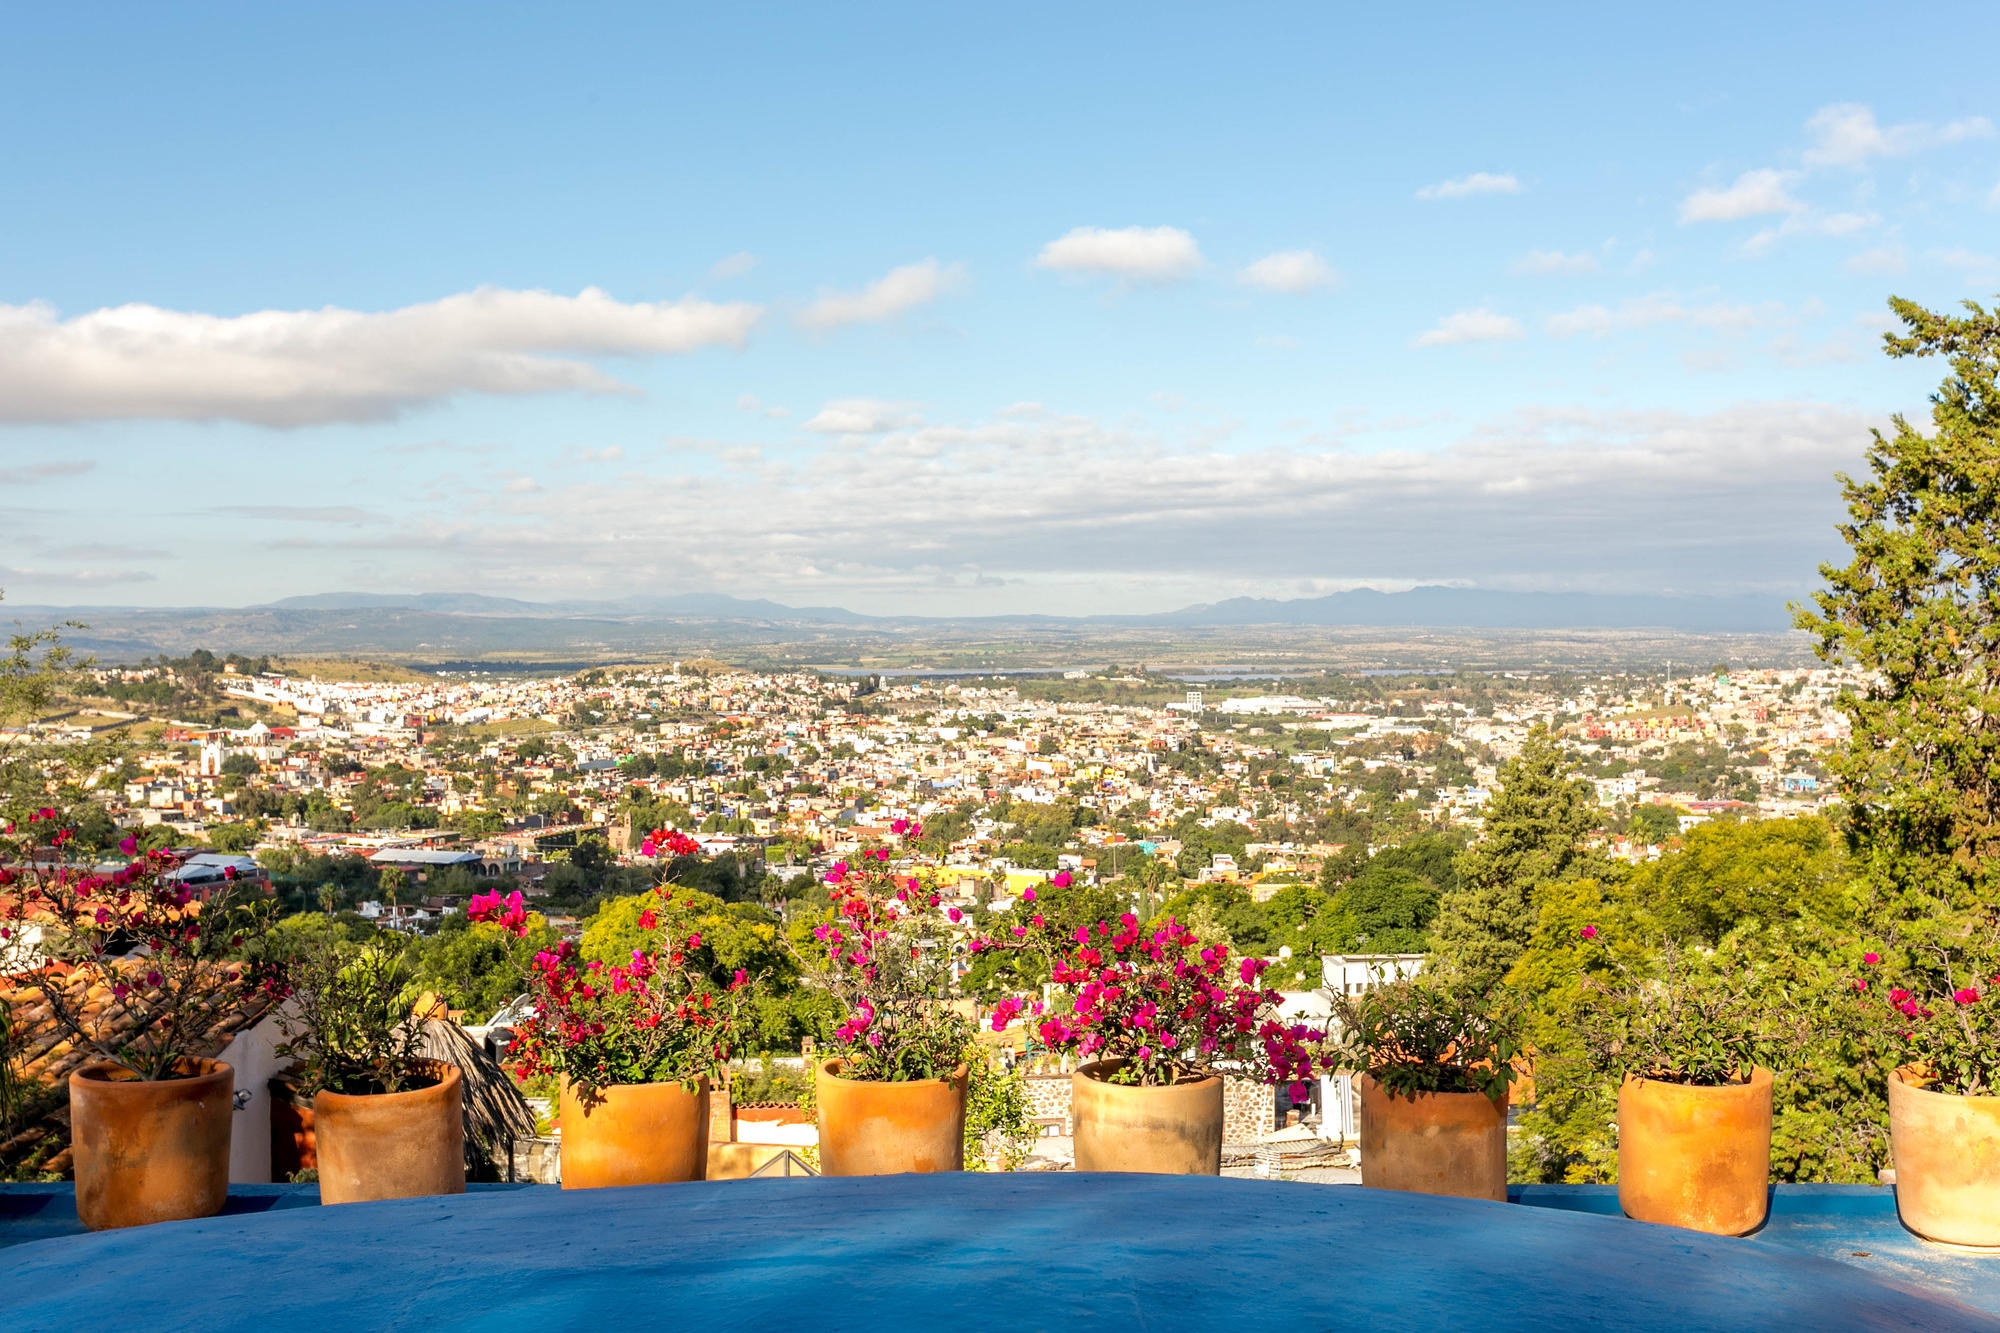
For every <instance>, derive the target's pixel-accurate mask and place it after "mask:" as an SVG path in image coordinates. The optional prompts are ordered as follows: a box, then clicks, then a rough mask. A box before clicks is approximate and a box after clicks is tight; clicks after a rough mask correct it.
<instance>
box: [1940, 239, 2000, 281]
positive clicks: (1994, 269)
mask: <svg viewBox="0 0 2000 1333" xmlns="http://www.w3.org/2000/svg"><path fill="white" fill-rule="evenodd" d="M1926 258H1928V259H1929V260H1930V261H1931V262H1932V263H1933V264H1942V265H1944V266H1945V267H1946V268H1955V269H1958V270H1959V271H1961V272H1963V273H1965V274H1967V275H1968V276H1971V277H1974V278H1978V279H1979V280H1981V281H1983V280H1984V279H1985V278H1986V277H1987V276H1988V275H1992V274H2000V258H1995V257H1994V256H1992V255H1989V254H1983V253H1981V252H1980V251H1978V250H1968V249H1966V248H1965V247H1964V246H1962V245H1958V246H1953V247H1952V248H1951V249H1948V250H1932V251H1931V252H1930V253H1929V254H1928V255H1927V256H1926Z"/></svg>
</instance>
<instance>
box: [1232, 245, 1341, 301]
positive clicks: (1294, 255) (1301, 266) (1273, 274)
mask: <svg viewBox="0 0 2000 1333" xmlns="http://www.w3.org/2000/svg"><path fill="white" fill-rule="evenodd" d="M1241 277H1242V279H1243V281H1244V282H1247V283H1249V284H1250V285H1251V286H1252V287H1262V288H1263V289H1264V290H1265V291H1267V292H1309V291H1312V290H1313V289H1315V288H1318V287H1330V286H1332V285H1333V284H1334V282H1336V281H1337V280H1338V278H1339V275H1338V274H1336V273H1335V272H1334V271H1333V270H1332V269H1331V268H1329V267H1328V266H1327V262H1326V261H1325V260H1324V259H1321V258H1320V257H1319V256H1318V255H1316V254H1314V253H1313V252H1312V251H1310V250H1280V251H1278V252H1277V253H1276V254H1269V255H1265V256H1264V257H1263V258H1262V259H1260V260H1258V261H1257V262H1256V263H1254V264H1252V265H1250V266H1249V267H1248V268H1246V269H1244V270H1243V272H1242V274H1241Z"/></svg>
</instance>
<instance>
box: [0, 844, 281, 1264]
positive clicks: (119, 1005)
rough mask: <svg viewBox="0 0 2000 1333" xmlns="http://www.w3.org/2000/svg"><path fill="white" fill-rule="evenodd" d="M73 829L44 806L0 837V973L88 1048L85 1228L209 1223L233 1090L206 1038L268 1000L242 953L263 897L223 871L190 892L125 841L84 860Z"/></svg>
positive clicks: (82, 1172)
mask: <svg viewBox="0 0 2000 1333" xmlns="http://www.w3.org/2000/svg"><path fill="white" fill-rule="evenodd" d="M73 838H74V832H73V830H72V829H70V828H68V827H66V826H62V825H61V824H59V822H58V821H57V819H56V813H55V811H54V810H52V809H40V810H37V811H35V812H34V813H33V814H32V815H30V816H29V817H28V819H27V820H26V821H24V824H23V826H22V827H21V828H20V830H19V831H18V832H17V831H16V828H15V826H14V825H13V824H8V825H6V826H5V829H4V832H0V972H4V973H7V974H10V975H19V976H21V977H23V978H24V979H25V980H26V981H27V983H28V984H29V985H31V986H33V987H34V988H35V989H36V990H37V991H38V992H39V993H40V995H41V997H42V999H43V1000H44V1001H45V1002H46V1003H47V1005H48V1008H49V1012H50V1013H51V1015H53V1017H54V1020H55V1022H56V1024H57V1025H58V1026H59V1027H60V1028H61V1029H62V1031H64V1032H65V1033H66V1034H67V1035H68V1037H69V1039H70V1041H71V1043H72V1044H73V1045H74V1046H75V1047H76V1048H77V1049H78V1050H80V1051H85V1052H88V1053H89V1055H90V1057H91V1058H90V1059H89V1061H88V1062H87V1063H85V1064H84V1065H83V1066H82V1067H81V1068H79V1069H77V1070H75V1071H74V1072H73V1073H71V1075H70V1078H69V1099H70V1144H71V1150H72V1158H73V1160H74V1162H75V1171H76V1209H77V1216H78V1217H79V1218H80V1219H81V1220H82V1221H83V1224H84V1225H85V1226H87V1227H90V1228H91V1229H93V1230H100V1229H104V1228H108V1227H126V1226H139V1225H142V1224H145V1223H149V1222H164V1221H169V1220H174V1219H179V1218H191V1217H207V1216H209V1215H211V1214H213V1213H215V1212H218V1211H219V1210H220V1209H221V1208H222V1205H223V1202H224V1200H225V1199H226V1198H227V1197H228V1193H229V1140H230V1126H231V1120H230V1117H231V1113H232V1111H233V1109H234V1099H235V1073H234V1071H233V1070H232V1069H231V1068H230V1067H229V1066H228V1065H227V1064H224V1063H222V1062H221V1061H218V1060H216V1059H213V1058H212V1057H213V1055H214V1054H215V1048H214V1046H213V1044H212V1043H211V1041H210V1039H209V1037H208V1034H209V1033H210V1032H211V1031H212V1030H214V1028H215V1027H216V1026H217V1024H218V1023H220V1022H221V1021H222V1020H223V1019H224V1018H225V1017H227V1015H228V1014H229V1012H230V1011H231V1010H234V1009H240V1008H241V1007H243V1006H244V1005H245V1004H250V1003H262V1002H263V1000H262V997H261V995H260V994H259V993H258V990H257V987H258V984H259V983H258V981H257V979H256V977H255V976H254V975H253V973H252V970H251V969H249V968H247V967H246V966H245V965H244V964H243V962H242V961H241V959H240V956H239V953H238V951H239V949H240V947H241V946H242V945H243V944H244V942H245V939H246V937H248V936H251V935H254V934H256V933H257V932H259V931H260V930H261V929H262V927H263V925H264V923H265V921H266V919H267V916H268V913H267V910H266V908H267V904H265V903H264V902H263V901H262V895H259V894H256V893H254V892H251V891H249V890H248V889H247V888H244V887H239V885H238V881H236V879H235V877H234V876H233V875H232V876H229V877H227V878H225V880H224V881H223V882H222V883H221V884H219V885H216V886H213V887H212V888H208V889H207V890H206V891H205V892H200V893H198V892H196V891H194V890H191V889H190V888H188V887H186V886H184V885H182V884H180V883H178V882H177V881H176V880H175V879H174V877H173V871H174V870H175V869H176V868H177V867H178V866H179V865H180V864H181V862H180V859H179V858H178V857H176V856H174V855H173V854H171V853H169V852H164V851H155V852H148V853H145V854H143V855H141V854H139V852H138V847H137V843H136V842H135V840H134V839H133V838H131V837H129V836H128V837H126V838H125V839H124V840H123V841H122V842H121V843H120V844H119V850H120V852H121V853H122V854H123V855H124V857H125V858H126V860H125V864H123V865H122V866H120V867H119V868H117V869H116V870H112V871H108V872H103V871H97V870H84V869H80V868H78V867H77V866H74V865H71V864H68V862H67V860H66V855H67V853H66V848H67V847H69V846H70V845H71V843H72V842H73Z"/></svg>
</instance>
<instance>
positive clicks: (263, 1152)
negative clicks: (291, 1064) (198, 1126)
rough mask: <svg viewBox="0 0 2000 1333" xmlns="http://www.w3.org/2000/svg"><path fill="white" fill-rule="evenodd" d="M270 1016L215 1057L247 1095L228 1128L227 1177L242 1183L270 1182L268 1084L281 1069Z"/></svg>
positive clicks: (279, 1037)
mask: <svg viewBox="0 0 2000 1333" xmlns="http://www.w3.org/2000/svg"><path fill="white" fill-rule="evenodd" d="M284 1039H285V1038H284V1034H283V1033H282V1032H280V1031H279V1030H278V1024H277V1021H276V1020H275V1019H273V1018H272V1017H271V1016H270V1015H269V1014H266V1015H265V1016H264V1018H263V1019H261V1020H260V1021H259V1022H257V1023H256V1024H255V1025H254V1026H252V1027H247V1028H245V1029H244V1030H243V1031H241V1032H239V1033H237V1034H236V1035H235V1036H234V1037H232V1038H230V1040H229V1044H228V1045H227V1046H225V1047H223V1048H222V1053H221V1054H220V1055H219V1056H217V1057H216V1058H217V1059H219V1060H221V1061H223V1062H224V1063H225V1064H227V1065H228V1066H229V1067H230V1068H231V1069H234V1070H235V1071H236V1092H237V1094H238V1095H239V1097H240V1096H241V1094H243V1093H245V1092H247V1093H249V1094H250V1096H249V1100H248V1101H246V1102H244V1104H243V1105H242V1106H240V1107H238V1108H237V1110H236V1112H235V1116H234V1119H233V1120H232V1122H231V1124H230V1127H229V1178H230V1180H232V1181H236V1182H240V1183H245V1184H266V1183H268V1182H269V1181H270V1179H271V1090H270V1088H269V1087H268V1086H267V1081H268V1080H269V1079H270V1077H271V1075H273V1074H275V1073H277V1072H278V1070H279V1069H281V1068H283V1067H284V1065H285V1063H286V1062H285V1061H284V1060H283V1059H281V1058H280V1057H279V1055H278V1044H279V1043H280V1042H282V1041H283V1040H284Z"/></svg>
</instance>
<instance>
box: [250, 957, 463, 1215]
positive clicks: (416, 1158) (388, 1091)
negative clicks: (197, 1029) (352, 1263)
mask: <svg viewBox="0 0 2000 1333" xmlns="http://www.w3.org/2000/svg"><path fill="white" fill-rule="evenodd" d="M277 955H278V960H279V966H280V967H281V968H282V975H283V977H284V986H285V990H286V992H287V994H288V998H289V1001H290V1003H289V1004H288V1005H287V1006H286V1007H285V1008H284V1009H283V1010H281V1011H280V1016H279V1020H278V1021H279V1026H280V1027H281V1028H282V1029H283V1030H284V1033H285V1037H286V1040H285V1041H284V1042H283V1043H282V1044H281V1045H280V1046H279V1047H278V1053H279V1054H280V1055H282V1056H285V1057H288V1058H289V1059H290V1060H291V1061H292V1062H293V1063H292V1067H291V1069H290V1070H289V1071H288V1074H289V1077H290V1078H291V1080H292V1081H293V1083H294V1085H295V1086H296V1087H297V1088H298V1089H299V1090H300V1093H301V1094H310V1095H311V1097H312V1117H313V1145H314V1151H315V1154H316V1157H317V1161H318V1170H319V1197H320V1202H321V1203H326V1204H340V1203H364V1202H368V1201H371V1200H375V1199H404V1198H411V1197H415V1196H418V1195H429V1194H462V1193H464V1192H465V1125H464V1099H465V1092H464V1078H463V1075H461V1074H460V1072H459V1070H458V1068H457V1067H456V1066H454V1065H451V1064H447V1063H445V1062H444V1061H441V1060H433V1059H430V1058H429V1057H427V1056H426V1055H425V1054H424V1033H423V1026H422V1024H421V1023H420V1022H418V1021H417V1019H416V1018H415V1017H414V1016H413V1015H412V1013H411V1000H412V998H413V995H414V991H415V987H414V986H413V985H412V978H411V975H410V971H409V967H408V965H407V963H406V962H405V961H404V959H403V957H402V955H401V952H400V951H399V950H398V948H397V947H396V946H395V945H393V944H391V943H389V942H388V941H387V940H384V939H380V938H377V939H375V940H371V941H370V942H368V943H366V944H362V945H359V946H350V945H345V944H343V943H342V942H341V941H339V940H337V939H335V938H334V937H333V936H332V935H330V934H327V933H324V932H321V933H317V934H316V935H314V936H313V937H310V938H304V939H295V940H289V941H285V942H282V943H280V944H279V946H278V950H277Z"/></svg>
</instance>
